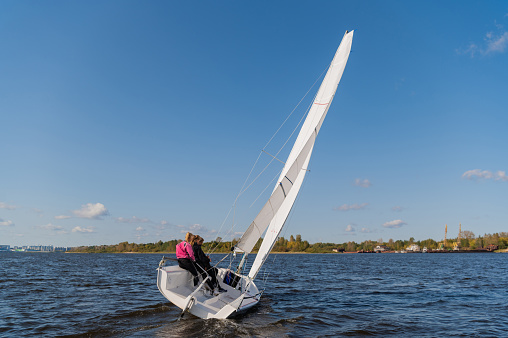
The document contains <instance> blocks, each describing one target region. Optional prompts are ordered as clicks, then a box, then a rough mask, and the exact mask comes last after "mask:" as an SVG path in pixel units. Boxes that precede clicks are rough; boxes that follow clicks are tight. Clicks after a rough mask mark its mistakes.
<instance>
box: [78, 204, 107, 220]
mask: <svg viewBox="0 0 508 338" xmlns="http://www.w3.org/2000/svg"><path fill="white" fill-rule="evenodd" d="M72 213H73V214H74V215H76V216H77V217H79V218H90V219H102V218H101V216H106V215H108V214H109V212H108V209H106V207H105V206H104V204H102V203H95V204H92V203H87V204H83V205H82V206H81V209H79V210H73V211H72Z"/></svg>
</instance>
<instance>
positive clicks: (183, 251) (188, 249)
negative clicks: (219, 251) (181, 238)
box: [176, 242, 196, 261]
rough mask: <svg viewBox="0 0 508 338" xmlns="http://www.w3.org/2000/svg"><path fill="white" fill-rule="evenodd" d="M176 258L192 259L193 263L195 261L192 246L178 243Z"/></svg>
mask: <svg viewBox="0 0 508 338" xmlns="http://www.w3.org/2000/svg"><path fill="white" fill-rule="evenodd" d="M176 258H190V260H191V261H195V260H196V259H195V258H194V251H192V245H190V244H189V243H187V242H180V243H178V244H177V245H176Z"/></svg>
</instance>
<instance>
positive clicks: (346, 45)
mask: <svg viewBox="0 0 508 338" xmlns="http://www.w3.org/2000/svg"><path fill="white" fill-rule="evenodd" d="M352 41H353V31H351V32H347V31H346V33H345V34H344V37H343V38H342V42H341V43H340V45H339V48H338V49H337V52H336V53H335V56H334V58H333V60H332V62H331V64H330V67H329V68H328V72H327V73H326V75H325V78H324V79H323V82H322V83H321V86H320V88H319V90H318V93H317V95H316V98H315V99H314V102H313V104H312V107H311V109H310V110H309V113H308V115H307V118H306V119H305V122H304V123H303V125H302V128H301V129H300V133H299V134H298V137H297V139H296V141H295V144H294V145H293V148H292V149H291V152H290V154H289V157H288V159H287V161H286V162H285V163H286V164H285V166H284V168H283V169H282V172H281V175H280V177H279V179H278V180H277V183H276V185H275V187H274V189H273V192H272V195H271V196H270V198H269V199H268V202H267V203H266V204H265V205H264V206H263V208H262V209H261V211H260V212H259V214H258V215H257V216H256V218H255V219H254V221H253V222H252V223H251V225H250V226H249V228H248V229H247V231H246V232H245V233H244V235H243V236H242V238H241V239H240V241H239V242H238V244H237V245H236V247H237V249H240V250H242V251H244V252H245V253H247V254H248V253H250V252H251V250H252V248H253V247H254V245H255V244H256V242H257V240H258V239H259V238H260V237H261V235H262V234H263V233H264V232H265V231H266V234H265V237H264V239H263V242H262V244H261V247H260V249H259V252H258V254H257V256H256V259H255V260H254V263H253V264H252V267H251V269H250V272H249V277H250V278H251V279H254V278H255V277H256V275H257V273H258V272H259V269H260V268H261V266H262V265H263V263H264V261H265V260H266V258H267V257H268V254H269V253H270V251H271V250H272V247H273V245H274V244H275V241H276V240H277V237H278V236H279V234H280V231H281V230H282V227H283V226H284V223H285V222H286V219H287V217H288V215H289V213H290V212H291V209H292V207H293V204H294V202H295V200H296V197H297V196H298V192H299V191H300V188H301V186H302V183H303V180H304V178H305V174H306V173H307V167H308V164H309V161H310V157H311V155H312V150H313V148H314V143H315V140H316V137H317V135H318V133H319V130H320V129H321V125H322V124H323V121H324V119H325V117H326V114H327V112H328V109H329V107H330V104H331V103H332V100H333V97H334V96H335V92H336V90H337V86H338V85H339V81H340V79H341V77H342V73H343V72H344V68H345V67H346V63H347V60H348V57H349V53H350V51H351V44H352Z"/></svg>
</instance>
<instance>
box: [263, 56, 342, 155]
mask: <svg viewBox="0 0 508 338" xmlns="http://www.w3.org/2000/svg"><path fill="white" fill-rule="evenodd" d="M332 61H333V60H332ZM329 67H330V66H328V67H326V68H325V70H323V72H322V73H321V75H319V77H318V78H317V79H316V81H314V83H313V84H312V86H311V87H310V88H309V90H307V93H305V95H304V96H303V97H302V99H301V100H300V102H298V104H297V105H296V106H295V107H294V108H293V110H292V111H291V113H290V114H289V115H288V117H286V119H285V120H284V122H282V124H281V125H280V127H279V129H277V131H276V132H275V134H273V136H272V137H271V138H270V140H269V141H268V143H267V144H266V145H265V146H264V147H263V148H266V147H267V146H268V145H269V144H270V142H272V140H273V138H274V137H275V135H277V133H278V132H279V131H280V129H281V128H282V127H283V126H284V124H285V123H286V122H287V120H288V119H289V118H290V117H291V115H293V113H294V112H295V110H296V108H298V106H299V105H300V103H302V101H303V100H304V99H305V97H306V96H307V94H309V92H310V91H311V90H312V88H314V86H315V85H316V83H317V82H318V81H319V79H320V78H321V77H322V76H323V74H324V73H325V72H326V70H327V69H328V68H329Z"/></svg>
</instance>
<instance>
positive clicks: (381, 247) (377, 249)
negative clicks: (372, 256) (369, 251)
mask: <svg viewBox="0 0 508 338" xmlns="http://www.w3.org/2000/svg"><path fill="white" fill-rule="evenodd" d="M390 250H391V249H390V248H389V247H387V246H386V245H378V246H376V247H375V248H374V252H385V251H390Z"/></svg>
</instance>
